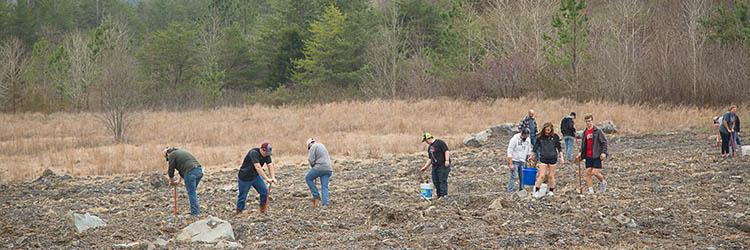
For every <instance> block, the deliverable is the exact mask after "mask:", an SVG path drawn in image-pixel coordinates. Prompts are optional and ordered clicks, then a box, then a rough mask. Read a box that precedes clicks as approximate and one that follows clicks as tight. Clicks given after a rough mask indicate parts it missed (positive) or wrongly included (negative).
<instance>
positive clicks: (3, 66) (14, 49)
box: [0, 38, 29, 113]
mask: <svg viewBox="0 0 750 250" xmlns="http://www.w3.org/2000/svg"><path fill="white" fill-rule="evenodd" d="M27 59H28V58H27V57H26V56H25V55H24V48H23V42H21V40H19V39H16V38H12V39H10V40H8V41H7V42H6V43H5V45H3V46H2V48H1V49H0V61H2V63H0V98H2V99H5V100H7V101H8V104H9V105H10V110H11V111H12V112H13V113H16V111H17V110H18V104H19V102H20V101H21V98H22V97H23V93H22V92H23V84H24V82H23V81H24V80H23V75H24V74H25V73H26V71H27V70H28V68H29V67H28V60H27Z"/></svg>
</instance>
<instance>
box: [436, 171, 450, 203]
mask: <svg viewBox="0 0 750 250" xmlns="http://www.w3.org/2000/svg"><path fill="white" fill-rule="evenodd" d="M450 172H451V169H450V168H447V167H445V166H439V167H437V166H432V183H434V184H435V189H437V190H436V191H437V196H438V197H443V196H446V195H448V173H450Z"/></svg>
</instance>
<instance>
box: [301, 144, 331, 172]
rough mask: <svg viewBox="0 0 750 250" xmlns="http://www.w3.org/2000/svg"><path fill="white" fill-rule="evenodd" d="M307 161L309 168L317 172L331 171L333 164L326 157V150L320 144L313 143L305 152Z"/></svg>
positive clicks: (328, 157)
mask: <svg viewBox="0 0 750 250" xmlns="http://www.w3.org/2000/svg"><path fill="white" fill-rule="evenodd" d="M307 161H308V162H310V167H311V168H313V169H315V170H318V171H333V162H331V157H330V156H329V155H328V149H326V146H324V145H323V144H321V143H317V142H314V143H313V144H312V145H310V149H309V150H308V151H307Z"/></svg>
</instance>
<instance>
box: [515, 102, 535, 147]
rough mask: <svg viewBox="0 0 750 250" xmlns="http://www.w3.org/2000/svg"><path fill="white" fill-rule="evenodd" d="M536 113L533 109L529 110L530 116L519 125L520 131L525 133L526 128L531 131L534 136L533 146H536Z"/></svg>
mask: <svg viewBox="0 0 750 250" xmlns="http://www.w3.org/2000/svg"><path fill="white" fill-rule="evenodd" d="M535 117H536V112H534V110H533V109H529V114H528V115H527V116H526V117H524V118H523V119H521V121H520V122H519V123H518V131H523V129H524V128H526V129H529V133H531V135H534V136H532V137H531V145H534V144H536V136H535V135H536V134H537V130H536V118H535Z"/></svg>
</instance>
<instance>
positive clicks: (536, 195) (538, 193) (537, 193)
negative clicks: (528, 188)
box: [534, 191, 544, 199]
mask: <svg viewBox="0 0 750 250" xmlns="http://www.w3.org/2000/svg"><path fill="white" fill-rule="evenodd" d="M542 196H544V194H542V192H541V191H536V192H534V198H535V199H539V198H542Z"/></svg>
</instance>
